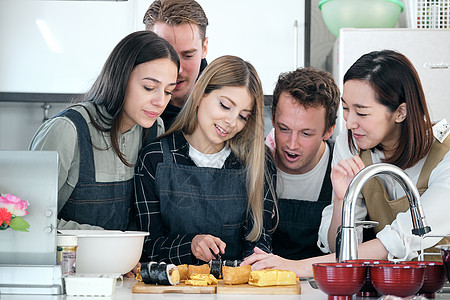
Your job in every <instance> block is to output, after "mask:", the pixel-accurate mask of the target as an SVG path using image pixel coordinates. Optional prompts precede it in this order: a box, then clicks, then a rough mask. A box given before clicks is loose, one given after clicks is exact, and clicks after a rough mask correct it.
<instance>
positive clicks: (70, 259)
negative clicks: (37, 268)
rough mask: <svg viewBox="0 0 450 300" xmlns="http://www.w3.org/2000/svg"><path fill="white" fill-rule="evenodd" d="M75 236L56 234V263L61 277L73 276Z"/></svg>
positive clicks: (75, 259)
mask: <svg viewBox="0 0 450 300" xmlns="http://www.w3.org/2000/svg"><path fill="white" fill-rule="evenodd" d="M77 246H78V244H77V236H76V235H64V234H58V235H57V237H56V249H57V258H56V263H57V264H58V265H61V270H62V274H63V275H71V274H75V271H76V261H77Z"/></svg>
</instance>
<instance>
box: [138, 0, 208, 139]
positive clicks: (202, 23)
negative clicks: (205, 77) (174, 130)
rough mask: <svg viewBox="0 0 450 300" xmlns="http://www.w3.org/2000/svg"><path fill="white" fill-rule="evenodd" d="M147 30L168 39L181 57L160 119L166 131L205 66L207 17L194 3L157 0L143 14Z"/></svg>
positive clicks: (176, 0) (180, 0) (177, 0)
mask: <svg viewBox="0 0 450 300" xmlns="http://www.w3.org/2000/svg"><path fill="white" fill-rule="evenodd" d="M143 22H144V24H145V28H146V29H147V30H151V31H153V32H155V33H156V34H158V35H159V36H160V37H162V38H164V39H165V40H167V41H168V42H169V43H170V44H171V45H172V46H173V47H174V48H175V51H176V52H177V53H178V56H179V57H180V63H181V66H180V72H179V74H178V79H177V85H176V87H175V90H174V91H173V95H172V99H171V100H170V102H169V104H168V105H167V107H166V109H165V110H164V112H163V114H162V115H161V118H162V119H163V121H164V125H165V127H166V130H167V129H168V128H169V127H170V125H171V124H172V122H173V120H174V119H175V117H176V116H177V115H178V113H179V112H180V111H181V109H182V108H183V106H184V104H185V103H186V100H187V99H188V97H189V95H190V93H191V91H192V89H193V88H194V84H195V82H196V80H197V78H198V76H199V75H200V73H201V72H202V71H203V69H204V68H205V67H206V65H207V62H206V59H205V57H206V53H207V50H208V38H207V37H206V27H207V26H208V18H207V17H206V14H205V12H204V11H203V8H202V7H201V6H200V5H199V4H198V3H197V2H196V1H194V0H155V1H154V2H153V3H152V4H151V5H150V7H149V8H148V10H147V12H146V13H145V15H144V20H143Z"/></svg>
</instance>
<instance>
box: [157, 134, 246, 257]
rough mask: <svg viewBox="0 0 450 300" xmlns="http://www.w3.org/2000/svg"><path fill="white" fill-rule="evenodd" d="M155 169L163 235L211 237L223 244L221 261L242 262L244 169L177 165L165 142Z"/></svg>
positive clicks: (163, 140)
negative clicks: (161, 156)
mask: <svg viewBox="0 0 450 300" xmlns="http://www.w3.org/2000/svg"><path fill="white" fill-rule="evenodd" d="M161 143H162V147H163V163H160V164H158V167H157V169H156V175H155V178H156V190H157V193H158V195H159V199H160V211H161V219H162V222H163V224H164V227H165V228H166V229H167V232H165V234H167V235H177V234H189V233H198V234H211V235H213V236H215V237H218V238H220V239H221V240H222V241H224V242H225V243H226V249H225V254H224V255H222V259H229V260H235V259H242V258H243V242H244V240H245V237H244V231H243V230H244V223H245V222H246V219H247V202H248V200H247V199H248V198H247V189H246V174H245V169H244V168H242V169H216V168H199V167H197V166H186V165H180V164H176V163H175V162H174V160H173V157H172V153H171V151H170V149H169V144H168V142H167V139H162V140H161Z"/></svg>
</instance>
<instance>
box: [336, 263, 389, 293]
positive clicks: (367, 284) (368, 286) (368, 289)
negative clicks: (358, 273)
mask: <svg viewBox="0 0 450 300" xmlns="http://www.w3.org/2000/svg"><path fill="white" fill-rule="evenodd" d="M345 262H346V263H356V264H365V265H367V266H370V265H377V264H391V263H392V262H391V261H389V260H378V259H352V260H346V261H345ZM356 296H358V297H377V296H379V294H378V292H377V290H376V289H375V287H374V286H373V284H372V280H371V279H370V269H369V268H367V275H366V279H365V280H364V285H363V287H362V288H361V289H360V290H359V291H358V292H357V293H356Z"/></svg>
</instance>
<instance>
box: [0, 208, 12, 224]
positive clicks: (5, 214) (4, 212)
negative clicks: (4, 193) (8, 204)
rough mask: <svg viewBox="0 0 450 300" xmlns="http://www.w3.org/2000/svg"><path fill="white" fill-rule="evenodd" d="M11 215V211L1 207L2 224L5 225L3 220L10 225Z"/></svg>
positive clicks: (0, 218)
mask: <svg viewBox="0 0 450 300" xmlns="http://www.w3.org/2000/svg"><path fill="white" fill-rule="evenodd" d="M11 217H12V216H11V213H10V212H9V211H7V210H6V208H4V207H0V226H1V225H3V222H5V223H6V225H9V223H10V222H11Z"/></svg>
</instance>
